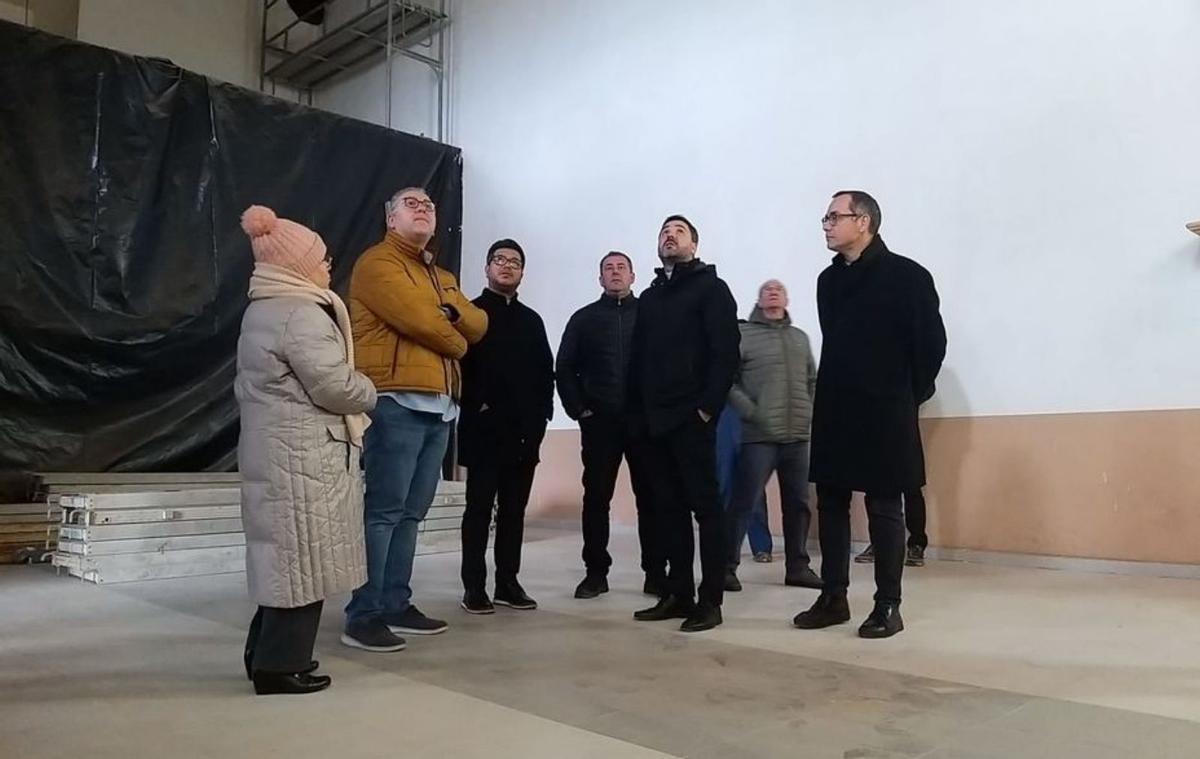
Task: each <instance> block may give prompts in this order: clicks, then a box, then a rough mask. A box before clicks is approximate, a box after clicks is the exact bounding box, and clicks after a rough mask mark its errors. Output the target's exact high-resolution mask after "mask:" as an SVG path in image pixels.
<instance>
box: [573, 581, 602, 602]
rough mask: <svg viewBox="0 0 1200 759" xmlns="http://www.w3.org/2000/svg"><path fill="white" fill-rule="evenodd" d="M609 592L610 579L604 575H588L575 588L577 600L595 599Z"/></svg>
mask: <svg viewBox="0 0 1200 759" xmlns="http://www.w3.org/2000/svg"><path fill="white" fill-rule="evenodd" d="M607 592H608V578H607V577H605V576H604V575H588V576H587V577H584V578H583V581H582V582H580V583H579V585H577V586H575V597H576V598H595V597H597V596H599V595H600V594H601V593H607Z"/></svg>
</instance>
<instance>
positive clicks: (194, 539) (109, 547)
mask: <svg viewBox="0 0 1200 759" xmlns="http://www.w3.org/2000/svg"><path fill="white" fill-rule="evenodd" d="M245 544H246V536H245V535H243V534H242V533H240V532H225V533H215V534H212V535H178V536H175V537H166V538H131V539H127V540H101V541H94V542H93V541H86V540H68V539H62V540H59V541H58V550H60V551H63V552H64V553H74V554H79V555H81V556H116V555H119V554H128V553H151V552H160V553H165V552H167V551H181V550H184V549H189V548H222V547H228V546H241V545H245Z"/></svg>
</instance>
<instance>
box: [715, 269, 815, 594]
mask: <svg viewBox="0 0 1200 759" xmlns="http://www.w3.org/2000/svg"><path fill="white" fill-rule="evenodd" d="M787 307H788V295H787V288H786V287H784V286H783V283H782V282H780V281H779V280H777V279H770V280H767V281H766V282H764V283H763V284H762V287H760V288H759V289H758V302H757V303H756V305H755V306H754V310H753V311H751V312H750V319H749V320H748V321H745V322H743V323H742V324H741V325H740V329H741V333H742V341H741V365H740V369H739V371H738V375H737V379H736V380H735V381H734V384H733V388H732V389H730V391H729V402H730V404H732V405H733V407H734V408H735V409H737V412H738V415H739V416H741V418H742V448H741V451H740V454H739V456H738V463H737V471H736V474H735V476H734V484H733V498H732V500H731V502H730V519H729V524H730V530H731V533H732V534H731V535H730V554H729V567H728V570H727V572H726V576H725V582H726V585H725V587H726V589H727V590H728V589H740V587H741V585H740V583H739V582H738V579H737V568H738V564H739V563H740V561H741V553H742V543H743V542H744V541H745V539H746V528H747V525H748V523H749V521H750V514H751V511H752V510H753V509H754V506H755V504H756V503H757V501H758V500H759V498H761V497H762V493H763V488H765V487H766V485H767V480H769V479H770V478H771V473H772V472H775V473H777V474H778V475H779V495H780V502H781V503H782V505H783V541H784V556H785V570H784V584H786V585H792V586H797V587H802V588H816V589H819V588H820V587H821V578H819V577H817V575H816V573H815V572H813V570H812V568H811V567H810V566H809V557H808V548H807V546H806V543H807V542H808V526H809V523H810V522H811V521H812V512H811V510H810V509H809V506H808V438H809V426H810V424H811V421H812V398H813V391H814V390H815V389H816V384H817V364H816V361H814V360H813V355H812V348H811V347H810V345H809V342H808V335H806V334H805V333H804V330H802V329H800V328H798V327H794V326H792V320H791V317H789V316H788V311H787Z"/></svg>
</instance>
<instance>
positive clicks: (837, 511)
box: [817, 484, 904, 604]
mask: <svg viewBox="0 0 1200 759" xmlns="http://www.w3.org/2000/svg"><path fill="white" fill-rule="evenodd" d="M817 511H818V513H819V514H820V517H821V518H820V521H819V524H818V527H819V531H820V536H821V582H822V583H823V584H824V585H825V590H824V592H826V593H845V592H846V588H848V587H849V586H850V491H849V490H843V489H841V488H831V487H827V486H824V485H820V484H818V485H817ZM867 526H868V529H869V530H870V533H871V545H872V546H874V547H875V564H874V567H875V601H876V603H890V604H898V603H900V577H901V575H902V573H903V572H904V505H903V502H902V501H901V499H900V494H899V493H867Z"/></svg>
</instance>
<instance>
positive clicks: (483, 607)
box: [458, 589, 496, 614]
mask: <svg viewBox="0 0 1200 759" xmlns="http://www.w3.org/2000/svg"><path fill="white" fill-rule="evenodd" d="M458 605H459V606H461V607H463V610H464V611H466V612H467V613H468V614H495V613H496V607H495V606H492V599H490V598H488V594H487V591H484V590H479V589H475V590H468V591H467V592H466V593H463V598H462V601H460V602H459V604H458Z"/></svg>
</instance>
